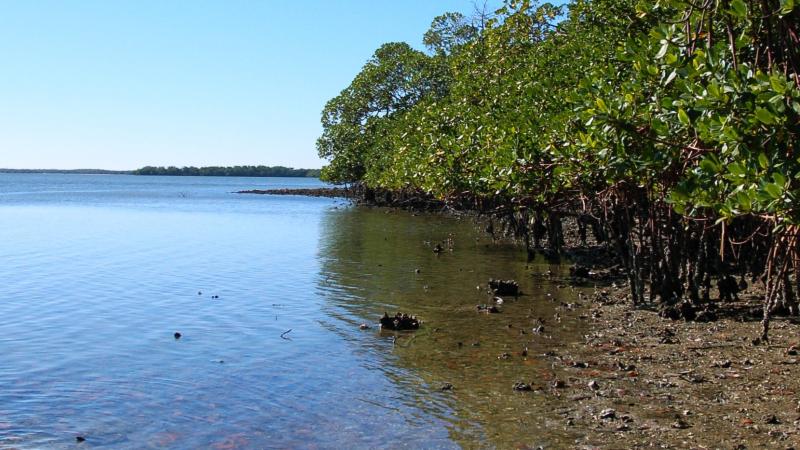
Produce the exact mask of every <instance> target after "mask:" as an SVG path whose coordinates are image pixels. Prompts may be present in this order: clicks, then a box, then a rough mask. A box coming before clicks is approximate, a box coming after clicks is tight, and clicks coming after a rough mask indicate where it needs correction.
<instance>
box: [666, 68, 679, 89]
mask: <svg viewBox="0 0 800 450" xmlns="http://www.w3.org/2000/svg"><path fill="white" fill-rule="evenodd" d="M677 75H678V72H677V71H675V70H673V71H672V72H671V73H670V74H669V76H668V77H667V81H665V82H664V86H668V85H669V84H670V83H672V80H674V79H675V77H676V76H677Z"/></svg>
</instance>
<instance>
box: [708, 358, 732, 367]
mask: <svg viewBox="0 0 800 450" xmlns="http://www.w3.org/2000/svg"><path fill="white" fill-rule="evenodd" d="M731 364H732V363H731V360H730V359H726V360H725V361H715V362H714V363H713V364H711V367H717V368H720V369H728V368H730V367H731Z"/></svg>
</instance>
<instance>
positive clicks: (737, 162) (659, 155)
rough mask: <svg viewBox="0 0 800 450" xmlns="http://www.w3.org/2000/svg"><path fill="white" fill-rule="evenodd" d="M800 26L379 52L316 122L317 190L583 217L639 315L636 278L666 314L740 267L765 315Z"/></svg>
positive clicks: (788, 8)
mask: <svg viewBox="0 0 800 450" xmlns="http://www.w3.org/2000/svg"><path fill="white" fill-rule="evenodd" d="M483 19H485V18H483ZM799 23H800V8H798V7H796V6H795V2H794V0H703V1H702V2H699V3H698V2H692V1H688V0H657V1H653V0H573V1H572V2H571V3H569V4H568V5H566V6H564V7H558V6H554V5H551V4H548V3H544V4H535V3H534V2H532V1H529V0H507V1H506V2H505V3H504V5H503V7H502V8H500V9H499V10H497V11H496V12H495V13H494V14H493V15H492V16H491V17H490V18H489V19H488V20H481V21H480V24H479V25H480V26H478V25H477V21H476V20H470V19H468V18H466V17H464V16H462V15H460V14H457V13H447V14H444V15H442V16H439V17H437V18H435V19H434V20H433V23H432V25H431V29H430V31H428V32H427V33H426V34H425V36H424V43H425V44H426V46H427V47H428V52H427V53H423V52H420V51H417V50H414V49H412V48H411V47H410V46H408V45H406V44H402V43H392V44H386V45H384V46H382V47H381V48H379V49H378V51H376V53H375V55H374V56H373V58H372V59H371V60H370V61H369V62H368V63H367V64H366V65H365V66H364V68H363V70H362V71H361V72H360V73H359V74H358V75H356V77H355V79H354V80H353V82H352V83H351V85H350V86H348V87H347V88H346V89H345V90H344V91H342V93H341V94H340V95H339V96H337V97H336V98H334V99H333V100H331V101H330V102H329V103H328V105H327V106H326V108H325V110H324V112H323V119H322V124H323V130H324V132H323V135H322V137H321V138H320V139H319V141H318V149H319V154H320V156H321V157H323V158H326V159H328V161H329V165H328V166H327V167H325V168H324V169H323V177H324V178H325V179H327V180H329V181H332V182H360V183H363V184H364V185H366V186H367V187H370V188H385V189H413V190H418V191H420V192H424V193H427V194H430V195H432V196H435V197H438V198H440V199H445V200H447V199H452V198H456V197H459V196H463V195H470V196H473V197H474V198H492V199H495V200H497V199H499V201H501V202H504V203H505V204H507V205H511V206H512V207H513V209H514V211H516V212H517V213H519V212H532V213H533V212H535V213H536V214H541V215H544V216H546V217H556V216H557V214H556V213H558V212H559V211H560V212H561V213H563V212H574V213H582V214H590V215H592V216H594V217H597V218H598V219H599V220H601V221H602V222H603V224H604V226H605V228H606V229H607V230H608V233H609V234H610V235H611V237H612V238H613V239H614V240H615V242H616V243H617V247H618V248H619V250H620V252H621V253H623V254H626V255H628V256H626V259H625V262H626V268H627V269H628V271H629V272H630V274H631V281H632V295H633V299H634V301H642V300H643V299H644V298H645V294H644V289H643V282H642V280H643V279H644V278H648V281H649V285H650V286H651V293H650V295H649V296H647V297H648V298H651V299H652V298H655V297H658V298H660V299H662V301H664V302H674V301H677V300H679V299H681V298H682V297H683V296H685V295H688V296H689V297H690V298H692V299H696V298H697V296H698V295H700V294H699V293H698V292H701V291H702V290H703V286H705V291H706V295H707V291H708V285H709V282H708V279H707V278H708V274H709V273H713V274H714V275H716V276H722V275H724V272H725V270H728V269H725V267H736V268H737V269H736V270H739V269H741V270H742V271H743V272H744V271H750V272H752V273H758V274H759V275H761V274H763V275H764V277H765V279H766V280H767V299H766V300H765V301H766V304H767V306H768V307H767V308H765V311H767V313H768V312H769V311H771V310H773V309H774V308H775V307H776V302H777V301H778V300H777V299H779V298H780V299H782V300H786V301H788V300H791V299H792V298H793V296H794V294H793V293H791V292H788V291H786V288H787V286H788V285H789V284H790V279H791V277H792V276H794V275H793V274H794V273H796V272H800V267H797V268H795V265H797V264H798V261H800V251H799V250H800V248H799V247H798V239H797V236H798V234H800V207H799V205H798V199H799V198H800V197H798V195H800V181H798V180H800V155H798V150H799V149H798V134H799V133H800V79H799V78H798V67H800V51H798V49H800V41H799V40H798V35H800V29H798V28H800V27H799V26H798V24H799ZM663 245H666V246H667V248H669V249H670V251H669V252H666V254H663V255H662V254H658V252H657V250H655V249H659V248H660V246H661V247H663ZM681 246H682V247H681ZM673 247H674V248H673ZM714 249H716V250H714ZM742 251H751V252H754V253H752V255H756V256H755V258H752V261H750V262H747V263H745V262H737V263H735V264H733V266H731V264H732V263H731V258H736V255H738V254H741V252H742ZM661 253H664V252H663V251H661ZM698 255H702V258H703V260H702V261H700V260H698V258H700V256H698ZM698 267H700V268H698ZM795 279H796V277H795ZM798 287H800V286H798ZM676 299H677V300H676ZM787 299H788V300H787ZM767 319H768V314H766V317H765V323H767V322H768V320H767ZM765 329H766V325H765Z"/></svg>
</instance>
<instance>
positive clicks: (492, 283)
mask: <svg viewBox="0 0 800 450" xmlns="http://www.w3.org/2000/svg"><path fill="white" fill-rule="evenodd" d="M488 284H489V291H491V292H492V293H494V295H500V296H503V295H513V296H515V297H516V296H518V295H519V294H520V290H519V284H518V283H517V282H516V281H514V280H495V279H494V278H492V279H490V280H489V283H488Z"/></svg>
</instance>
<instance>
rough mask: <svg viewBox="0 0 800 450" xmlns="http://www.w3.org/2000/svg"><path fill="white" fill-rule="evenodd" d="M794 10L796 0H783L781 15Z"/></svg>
mask: <svg viewBox="0 0 800 450" xmlns="http://www.w3.org/2000/svg"><path fill="white" fill-rule="evenodd" d="M792 10H794V0H781V15H782V16H785V15H787V14H791V13H792Z"/></svg>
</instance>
